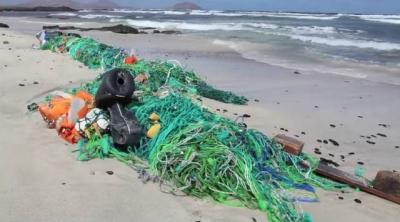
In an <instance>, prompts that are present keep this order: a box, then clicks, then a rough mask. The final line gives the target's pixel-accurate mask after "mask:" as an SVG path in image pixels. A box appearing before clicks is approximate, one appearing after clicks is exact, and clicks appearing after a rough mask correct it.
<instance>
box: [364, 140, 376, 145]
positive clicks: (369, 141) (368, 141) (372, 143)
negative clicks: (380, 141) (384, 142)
mask: <svg viewBox="0 0 400 222" xmlns="http://www.w3.org/2000/svg"><path fill="white" fill-rule="evenodd" d="M366 142H367V143H369V144H371V145H375V144H376V143H375V142H373V141H371V140H367V141H366Z"/></svg>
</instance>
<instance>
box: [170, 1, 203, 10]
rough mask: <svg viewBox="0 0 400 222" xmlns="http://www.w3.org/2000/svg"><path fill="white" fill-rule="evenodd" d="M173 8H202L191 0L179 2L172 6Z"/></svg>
mask: <svg viewBox="0 0 400 222" xmlns="http://www.w3.org/2000/svg"><path fill="white" fill-rule="evenodd" d="M172 9H174V10H201V9H202V8H201V7H200V6H199V5H196V4H195V3H192V2H180V3H177V4H175V5H174V6H172Z"/></svg>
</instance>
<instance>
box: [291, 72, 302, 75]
mask: <svg viewBox="0 0 400 222" xmlns="http://www.w3.org/2000/svg"><path fill="white" fill-rule="evenodd" d="M293 73H294V74H296V75H300V74H301V73H300V72H299V71H294V72H293Z"/></svg>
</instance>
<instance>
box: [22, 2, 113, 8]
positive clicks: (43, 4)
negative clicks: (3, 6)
mask: <svg viewBox="0 0 400 222" xmlns="http://www.w3.org/2000/svg"><path fill="white" fill-rule="evenodd" d="M16 6H18V7H22V8H34V7H45V8H46V7H63V6H64V7H68V8H73V9H113V8H120V6H119V5H117V4H116V3H114V2H113V1H111V0H96V1H91V2H88V3H80V2H79V1H74V0H30V1H28V2H25V3H22V4H19V5H16Z"/></svg>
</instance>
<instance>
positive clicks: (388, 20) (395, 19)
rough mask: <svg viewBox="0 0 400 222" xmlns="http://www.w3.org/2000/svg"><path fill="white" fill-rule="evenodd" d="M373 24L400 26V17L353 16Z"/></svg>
mask: <svg viewBox="0 0 400 222" xmlns="http://www.w3.org/2000/svg"><path fill="white" fill-rule="evenodd" d="M352 16H356V17H358V18H360V19H363V20H366V21H372V22H381V23H390V24H400V15H352Z"/></svg>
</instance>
